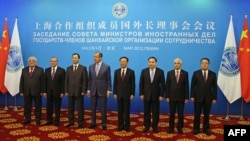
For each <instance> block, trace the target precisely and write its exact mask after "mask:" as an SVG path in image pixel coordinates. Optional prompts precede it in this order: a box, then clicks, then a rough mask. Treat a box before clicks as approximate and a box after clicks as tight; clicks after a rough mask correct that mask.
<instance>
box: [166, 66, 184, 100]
mask: <svg viewBox="0 0 250 141" xmlns="http://www.w3.org/2000/svg"><path fill="white" fill-rule="evenodd" d="M175 75H176V74H175V70H171V71H169V72H168V73H167V78H166V98H170V101H184V100H185V99H188V98H189V83H188V72H186V71H185V70H181V71H180V73H179V81H178V83H177V81H176V77H175Z"/></svg>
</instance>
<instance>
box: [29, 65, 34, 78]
mask: <svg viewBox="0 0 250 141" xmlns="http://www.w3.org/2000/svg"><path fill="white" fill-rule="evenodd" d="M33 69H34V68H33V67H31V68H30V72H29V75H30V77H31V76H32V74H33Z"/></svg>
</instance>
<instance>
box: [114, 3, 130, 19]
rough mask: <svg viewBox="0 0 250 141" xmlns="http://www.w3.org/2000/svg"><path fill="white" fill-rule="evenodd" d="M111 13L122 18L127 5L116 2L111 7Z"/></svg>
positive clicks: (125, 12) (126, 12)
mask: <svg viewBox="0 0 250 141" xmlns="http://www.w3.org/2000/svg"><path fill="white" fill-rule="evenodd" d="M112 13H113V15H114V16H115V17H116V18H123V17H125V16H126V15H127V14H128V7H127V5H125V4H124V3H116V4H115V5H114V6H113V8H112Z"/></svg>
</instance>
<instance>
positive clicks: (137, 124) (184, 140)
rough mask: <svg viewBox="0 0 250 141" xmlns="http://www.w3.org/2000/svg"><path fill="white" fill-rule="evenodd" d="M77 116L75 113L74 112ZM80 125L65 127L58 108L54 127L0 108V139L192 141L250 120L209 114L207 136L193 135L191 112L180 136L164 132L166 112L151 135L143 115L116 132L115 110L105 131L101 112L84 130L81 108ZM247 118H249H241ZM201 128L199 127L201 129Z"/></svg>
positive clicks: (87, 119)
mask: <svg viewBox="0 0 250 141" xmlns="http://www.w3.org/2000/svg"><path fill="white" fill-rule="evenodd" d="M42 113H43V117H42V119H43V120H42V121H41V124H44V123H45V122H46V118H45V117H46V111H45V109H43V111H42ZM75 115H76V116H75V117H76V118H77V114H75ZM84 118H85V122H84V128H82V129H79V128H78V127H77V122H76V121H77V119H75V126H74V127H70V128H65V127H64V125H65V124H67V121H68V118H67V110H66V109H62V117H61V125H60V126H59V127H57V126H53V125H50V126H42V125H40V126H37V125H35V121H34V119H35V117H34V113H32V123H31V124H28V125H22V121H23V108H19V110H18V111H13V108H9V110H3V108H1V110H0V127H1V128H0V138H1V140H4V141H14V140H16V141H51V140H55V141H83V140H84V141H86V140H93V141H106V140H115V141H119V140H126V141H128V140H131V141H155V140H168V141H169V140H177V141H196V140H217V141H222V140H223V133H224V131H223V125H224V124H248V125H250V121H248V120H243V121H240V120H238V116H231V120H229V121H224V120H223V116H217V115H213V116H211V120H210V124H211V133H212V135H211V136H207V135H205V134H203V133H200V134H198V135H193V134H192V133H193V128H192V125H193V115H185V121H184V122H185V127H184V129H183V132H184V134H182V135H180V134H178V133H177V131H176V129H175V132H174V133H173V134H168V133H166V130H167V127H168V118H169V117H168V115H167V114H161V115H160V123H159V131H160V132H159V133H157V134H154V133H153V132H152V129H151V130H150V131H149V132H148V133H142V130H143V128H144V127H143V114H142V113H139V114H131V132H125V131H122V132H118V131H116V130H117V112H114V111H111V112H108V125H107V128H108V130H106V131H103V130H102V128H101V124H100V123H101V120H100V119H101V114H100V113H99V112H97V127H96V128H95V129H88V126H89V124H90V111H89V110H85V117H84ZM246 118H249V117H245V119H246ZM201 121H202V119H201ZM201 129H202V128H201Z"/></svg>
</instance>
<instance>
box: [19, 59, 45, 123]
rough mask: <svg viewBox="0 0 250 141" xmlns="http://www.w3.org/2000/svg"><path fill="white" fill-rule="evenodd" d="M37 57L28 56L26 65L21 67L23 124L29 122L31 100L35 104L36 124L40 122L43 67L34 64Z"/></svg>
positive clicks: (20, 90)
mask: <svg viewBox="0 0 250 141" xmlns="http://www.w3.org/2000/svg"><path fill="white" fill-rule="evenodd" d="M36 63H37V59H36V57H34V56H31V57H29V59H28V65H29V66H28V67H25V68H23V70H22V74H21V78H20V87H19V92H20V95H21V96H24V121H23V124H28V123H30V122H31V119H30V118H31V110H32V101H34V104H35V118H36V124H37V125H40V123H41V112H42V111H41V104H42V95H43V92H44V78H43V76H44V75H43V73H44V71H43V68H41V67H39V66H37V65H36Z"/></svg>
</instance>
